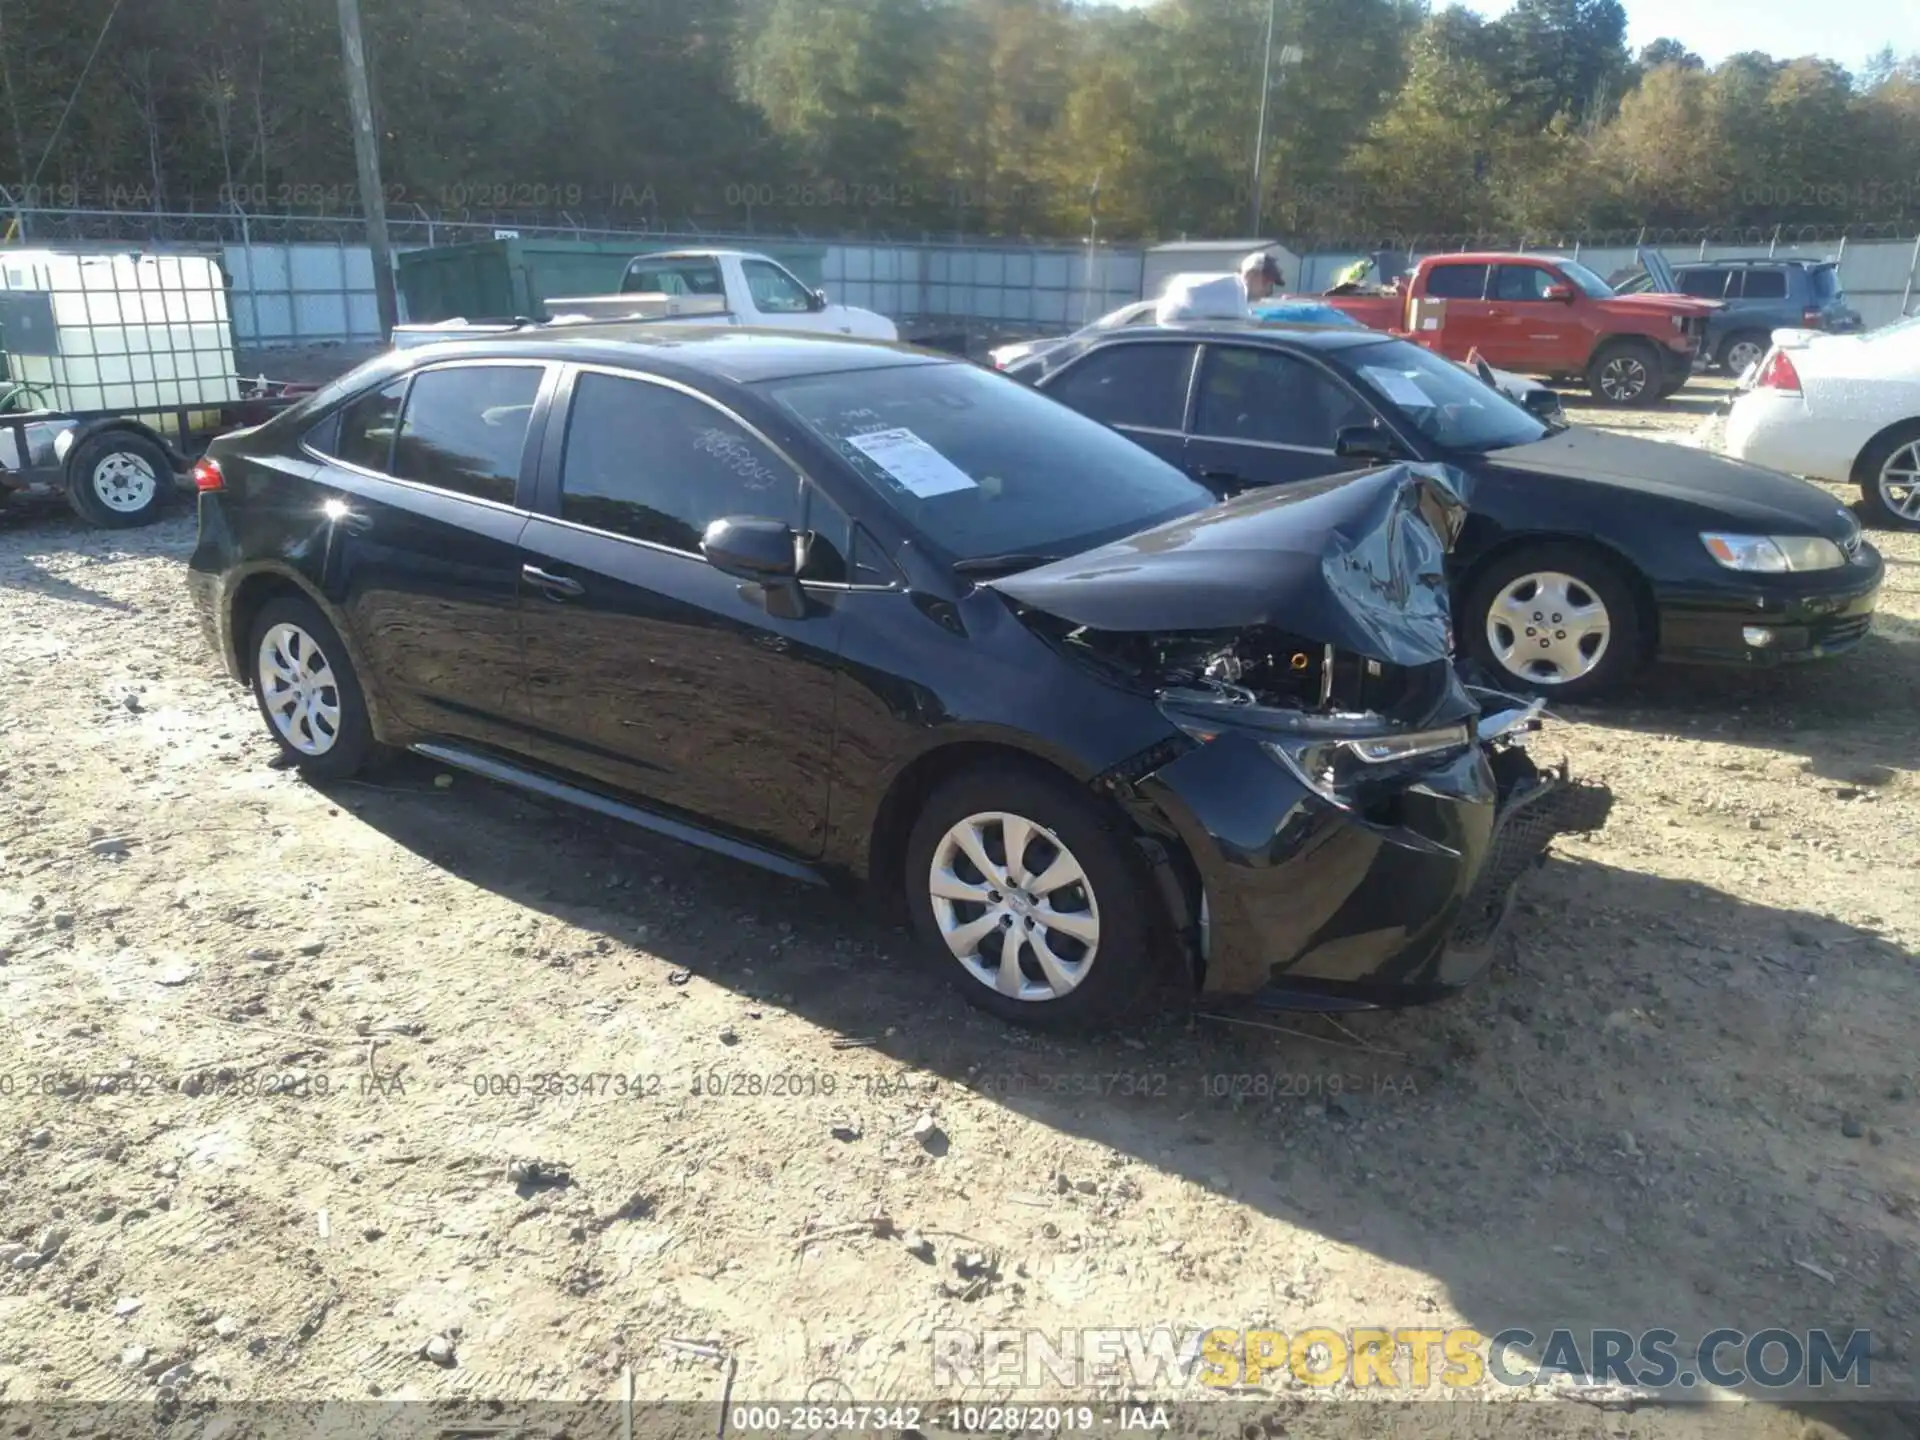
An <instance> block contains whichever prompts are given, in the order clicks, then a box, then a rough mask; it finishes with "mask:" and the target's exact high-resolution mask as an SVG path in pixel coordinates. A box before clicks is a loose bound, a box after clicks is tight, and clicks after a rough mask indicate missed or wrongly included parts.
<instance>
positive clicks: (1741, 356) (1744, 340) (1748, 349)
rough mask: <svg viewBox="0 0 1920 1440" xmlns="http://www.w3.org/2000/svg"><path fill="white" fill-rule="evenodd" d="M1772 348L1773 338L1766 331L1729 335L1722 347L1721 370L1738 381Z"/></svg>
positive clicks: (1749, 331)
mask: <svg viewBox="0 0 1920 1440" xmlns="http://www.w3.org/2000/svg"><path fill="white" fill-rule="evenodd" d="M1772 346H1773V336H1772V335H1771V334H1770V333H1769V332H1766V331H1762V330H1742V331H1740V332H1739V333H1738V334H1736V335H1729V336H1728V337H1727V338H1726V340H1725V341H1724V342H1722V344H1721V346H1720V368H1721V369H1722V370H1725V371H1726V372H1727V374H1729V375H1731V376H1733V377H1734V378H1735V379H1736V380H1737V379H1739V378H1740V376H1742V375H1744V374H1746V373H1747V367H1748V366H1749V365H1752V364H1753V363H1754V362H1755V361H1757V360H1759V359H1760V357H1761V356H1763V355H1765V354H1766V353H1767V351H1768V350H1769V349H1771V348H1772Z"/></svg>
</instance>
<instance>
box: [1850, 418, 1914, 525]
mask: <svg viewBox="0 0 1920 1440" xmlns="http://www.w3.org/2000/svg"><path fill="white" fill-rule="evenodd" d="M1909 445H1920V420H1909V421H1907V422H1906V423H1905V424H1904V425H1896V426H1894V427H1893V428H1892V429H1891V430H1888V431H1886V432H1885V433H1884V434H1881V435H1877V436H1875V437H1874V440H1873V442H1872V443H1871V444H1870V445H1868V446H1867V448H1866V449H1865V450H1862V451H1861V452H1860V458H1859V459H1858V460H1857V461H1855V462H1854V466H1853V477H1854V479H1855V480H1856V481H1858V482H1859V485H1860V499H1861V501H1862V502H1863V504H1862V508H1863V509H1864V510H1865V511H1866V512H1867V518H1868V519H1869V520H1871V521H1873V523H1874V524H1876V525H1880V526H1883V527H1885V528H1886V529H1889V530H1920V516H1915V517H1911V518H1910V517H1908V516H1905V515H1902V514H1901V513H1900V512H1899V511H1897V510H1895V509H1894V508H1893V506H1892V504H1891V503H1889V501H1888V499H1887V496H1886V493H1885V492H1884V491H1883V490H1882V489H1881V476H1882V474H1883V473H1884V472H1885V470H1886V468H1887V462H1888V461H1889V460H1891V459H1892V458H1893V457H1894V456H1895V455H1898V454H1900V452H1901V451H1903V450H1905V449H1906V448H1907V447H1908V446H1909ZM1917 458H1920V457H1917ZM1902 468H1904V467H1902Z"/></svg>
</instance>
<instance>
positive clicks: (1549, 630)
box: [1487, 570, 1613, 685]
mask: <svg viewBox="0 0 1920 1440" xmlns="http://www.w3.org/2000/svg"><path fill="white" fill-rule="evenodd" d="M1612 634H1613V626H1612V621H1611V618H1610V617H1609V616H1608V614H1607V607H1606V605H1605V604H1603V603H1602V602H1601V599H1600V597H1599V596H1598V595H1596V594H1594V592H1593V591H1592V589H1590V588H1589V587H1588V586H1587V585H1586V584H1585V583H1584V582H1582V581H1580V580H1578V579H1576V578H1575V577H1574V576H1572V575H1562V574H1561V573H1560V572H1559V571H1557V570H1543V571H1541V572H1540V573H1538V574H1534V575H1522V576H1521V577H1520V578H1519V579H1518V580H1515V581H1514V582H1513V583H1512V584H1511V585H1509V586H1507V588H1506V589H1504V590H1502V591H1501V592H1500V593H1499V594H1498V595H1497V596H1495V597H1494V601H1493V605H1492V607H1491V608H1490V609H1489V610H1488V611H1487V646H1488V648H1489V649H1491V650H1492V651H1493V654H1494V658H1495V659H1497V660H1499V662H1500V663H1501V664H1502V665H1504V666H1505V667H1506V668H1507V670H1508V671H1509V672H1510V673H1512V674H1514V675H1518V676H1520V677H1521V678H1522V679H1525V680H1531V681H1533V682H1534V683H1535V684H1536V685H1565V684H1567V683H1568V682H1569V681H1573V680H1578V679H1581V678H1582V677H1583V676H1587V675H1591V674H1592V673H1593V672H1594V670H1595V669H1596V668H1597V667H1598V666H1599V664H1600V662H1601V660H1603V659H1604V658H1605V657H1606V653H1607V642H1608V641H1609V640H1610V639H1611V638H1612Z"/></svg>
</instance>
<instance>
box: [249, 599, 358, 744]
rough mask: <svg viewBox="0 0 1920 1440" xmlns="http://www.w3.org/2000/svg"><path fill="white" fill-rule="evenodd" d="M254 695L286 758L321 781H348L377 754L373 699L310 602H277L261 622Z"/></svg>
mask: <svg viewBox="0 0 1920 1440" xmlns="http://www.w3.org/2000/svg"><path fill="white" fill-rule="evenodd" d="M249 645H250V647H251V648H250V651H249V654H250V657H251V663H250V668H251V671H252V675H253V696H254V700H255V702H256V703H257V704H258V705H259V707H260V714H261V717H262V718H263V719H265V721H266V722H267V729H268V731H270V732H271V733H272V735H273V738H274V739H275V741H277V742H278V743H279V746H280V749H281V752H282V753H283V754H284V755H286V757H287V758H288V759H289V760H291V761H292V762H293V764H295V765H296V766H298V767H299V769H300V771H301V773H302V774H304V775H307V776H310V777H311V778H313V779H315V780H344V779H346V778H347V777H348V776H349V775H352V774H354V773H355V772H357V771H358V770H360V769H361V768H362V767H363V766H365V765H366V763H367V761H368V760H370V759H371V758H372V757H373V755H374V751H375V745H374V739H373V724H372V721H371V720H370V718H369V717H368V715H367V702H366V696H365V694H364V693H363V692H362V691H361V689H360V680H359V677H358V676H357V675H355V674H354V671H353V662H352V661H351V660H349V659H348V658H347V647H346V646H345V644H343V643H342V642H341V639H340V633H339V632H338V631H337V630H335V629H334V628H333V626H332V625H331V624H330V623H329V622H328V620H327V617H326V616H325V615H323V614H321V613H320V610H319V607H318V606H316V605H314V603H313V602H312V601H310V600H304V599H299V598H297V597H294V596H283V597H281V598H279V599H275V600H269V601H268V602H267V603H266V604H265V605H263V606H262V607H261V608H260V613H259V614H258V615H257V616H255V617H254V621H253V629H252V631H251V639H250V640H249Z"/></svg>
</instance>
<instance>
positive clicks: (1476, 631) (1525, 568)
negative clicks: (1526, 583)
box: [1461, 543, 1644, 700]
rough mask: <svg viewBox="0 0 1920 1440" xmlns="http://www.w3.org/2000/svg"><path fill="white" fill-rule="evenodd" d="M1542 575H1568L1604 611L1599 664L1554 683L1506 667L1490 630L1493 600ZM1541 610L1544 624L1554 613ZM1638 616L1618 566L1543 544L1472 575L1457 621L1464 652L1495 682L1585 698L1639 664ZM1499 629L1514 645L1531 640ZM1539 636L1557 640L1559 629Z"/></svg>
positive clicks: (1572, 548)
mask: <svg viewBox="0 0 1920 1440" xmlns="http://www.w3.org/2000/svg"><path fill="white" fill-rule="evenodd" d="M1543 573H1551V574H1559V575H1564V576H1566V577H1568V578H1569V579H1570V580H1571V581H1573V582H1574V584H1575V585H1576V586H1577V587H1578V589H1579V591H1584V592H1585V593H1586V594H1588V595H1590V596H1592V597H1594V598H1597V599H1598V601H1599V602H1600V604H1601V605H1603V606H1604V607H1605V609H1606V621H1607V635H1606V643H1605V646H1604V648H1602V649H1600V651H1599V663H1598V664H1596V665H1595V666H1594V668H1593V669H1591V670H1589V671H1587V672H1586V673H1585V674H1582V675H1580V676H1578V678H1575V679H1571V680H1562V681H1555V680H1551V679H1549V678H1546V677H1544V676H1540V675H1535V674H1531V673H1526V672H1522V671H1517V670H1515V669H1513V668H1511V667H1510V666H1509V665H1508V664H1507V662H1506V661H1504V660H1502V659H1501V658H1500V655H1499V653H1498V651H1496V650H1495V648H1494V644H1493V639H1492V636H1491V634H1490V633H1489V632H1490V630H1491V629H1492V624H1491V622H1492V618H1493V615H1492V612H1493V607H1494V602H1495V601H1496V600H1498V599H1499V598H1500V597H1501V596H1502V595H1503V594H1504V593H1505V592H1506V590H1507V589H1508V588H1509V587H1510V586H1512V585H1513V584H1514V583H1515V582H1516V581H1518V580H1520V579H1522V578H1523V577H1525V576H1529V575H1538V574H1543ZM1573 598H1574V599H1575V600H1578V599H1579V598H1580V596H1579V594H1578V593H1577V592H1575V593H1573ZM1543 614H1544V618H1545V622H1546V623H1547V624H1551V622H1552V620H1553V612H1552V611H1544V612H1543ZM1529 618H1531V617H1529ZM1643 618H1644V617H1643V616H1642V615H1641V613H1640V604H1639V602H1638V601H1637V599H1636V598H1635V591H1634V588H1633V586H1632V585H1631V584H1630V583H1629V582H1628V580H1627V578H1626V577H1625V576H1624V575H1622V574H1621V572H1620V568H1619V566H1618V565H1616V564H1614V563H1613V562H1612V561H1610V560H1608V559H1607V558H1606V557H1605V556H1603V555H1600V554H1598V553H1597V552H1595V551H1593V550H1590V549H1588V548H1586V547H1585V546H1581V545H1568V544H1561V543H1544V544H1539V545H1530V546H1527V547H1526V548H1525V549H1521V550H1516V551H1514V552H1512V553H1511V554H1508V555H1503V556H1501V557H1500V558H1499V559H1497V560H1495V561H1494V562H1493V563H1492V564H1491V565H1489V566H1488V567H1487V568H1486V569H1485V570H1483V571H1481V572H1480V573H1479V574H1478V575H1476V576H1475V577H1474V579H1473V583H1472V585H1471V586H1470V587H1469V588H1468V591H1467V600H1466V605H1465V607H1464V609H1463V611H1462V620H1461V624H1462V625H1463V626H1464V628H1465V631H1466V636H1465V638H1466V645H1467V649H1468V651H1469V653H1470V654H1472V655H1473V657H1474V658H1475V659H1477V660H1478V661H1480V663H1481V664H1483V665H1485V666H1486V667H1487V668H1488V670H1489V671H1491V672H1492V674H1494V675H1495V676H1497V677H1499V679H1500V681H1502V682H1504V683H1506V684H1509V685H1512V686H1514V687H1515V688H1517V689H1522V690H1527V691H1531V692H1532V693H1534V694H1539V695H1547V696H1552V697H1555V698H1558V699H1561V700H1584V699H1586V698H1588V697H1589V696H1592V695H1597V694H1600V693H1601V692H1603V691H1606V690H1610V689H1612V688H1613V687H1614V686H1616V685H1618V684H1620V683H1622V682H1623V681H1624V680H1626V679H1627V677H1628V676H1630V675H1632V674H1633V673H1634V672H1635V671H1636V670H1638V669H1639V668H1640V662H1641V651H1642V649H1643V646H1642V644H1641V624H1642V620H1643ZM1503 633H1505V634H1509V635H1511V636H1512V638H1513V640H1514V642H1516V643H1517V644H1518V645H1525V644H1527V643H1528V642H1529V639H1530V637H1529V635H1528V634H1527V633H1526V632H1524V631H1522V630H1516V629H1512V628H1510V627H1504V628H1503ZM1541 638H1542V639H1543V640H1547V641H1549V642H1551V641H1552V640H1554V639H1556V638H1558V632H1557V631H1556V632H1554V633H1553V634H1552V635H1547V634H1543V635H1542V636H1541ZM1542 648H1545V647H1544V646H1543V647H1542Z"/></svg>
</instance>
